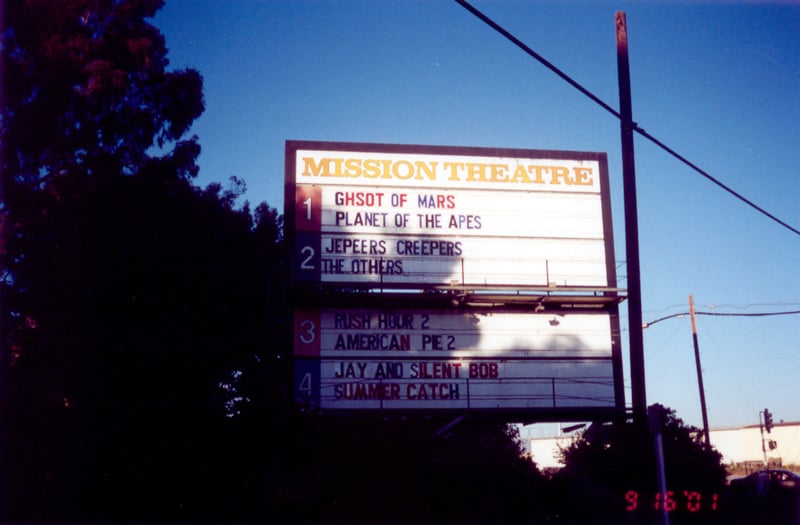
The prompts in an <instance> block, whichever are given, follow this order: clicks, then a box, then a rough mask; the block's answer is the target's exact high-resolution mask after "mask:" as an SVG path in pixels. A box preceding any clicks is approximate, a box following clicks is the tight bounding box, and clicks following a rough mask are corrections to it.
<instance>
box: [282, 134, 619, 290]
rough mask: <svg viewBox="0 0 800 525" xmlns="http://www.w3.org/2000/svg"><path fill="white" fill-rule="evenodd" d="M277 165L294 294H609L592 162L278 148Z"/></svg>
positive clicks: (602, 203)
mask: <svg viewBox="0 0 800 525" xmlns="http://www.w3.org/2000/svg"><path fill="white" fill-rule="evenodd" d="M286 166H287V168H286V178H287V184H286V187H287V196H286V218H287V225H288V226H289V227H290V228H291V231H292V232H293V233H294V235H295V237H294V239H293V240H294V254H293V255H294V262H293V277H294V282H295V284H296V285H300V286H302V285H316V284H320V283H322V284H326V283H330V284H349V285H356V286H399V287H425V286H426V285H448V284H453V283H458V284H462V285H482V286H497V285H500V286H505V285H527V286H547V285H552V284H555V285H559V286H569V287H576V286H577V287H607V286H613V285H612V284H610V278H609V277H610V275H609V269H610V268H611V269H612V270H613V261H610V260H609V254H610V253H611V252H610V245H609V241H610V237H611V236H610V221H609V218H610V213H609V212H608V207H609V203H608V195H607V187H608V183H607V178H608V176H607V170H606V159H605V155H603V154H588V153H569V154H567V153H564V152H538V151H534V150H485V149H477V148H470V149H467V148H432V147H431V148H425V147H415V146H406V147H399V146H381V145H369V144H368V145H364V144H353V145H346V144H331V143H303V142H288V143H287V158H286ZM609 265H611V267H610V266H609Z"/></svg>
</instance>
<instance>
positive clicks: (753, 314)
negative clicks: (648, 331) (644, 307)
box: [642, 310, 800, 328]
mask: <svg viewBox="0 0 800 525" xmlns="http://www.w3.org/2000/svg"><path fill="white" fill-rule="evenodd" d="M694 314H695V315H709V316H715V317H772V316H776V315H800V310H790V311H785V312H751V313H727V312H695V313H694ZM688 315H691V314H690V312H679V313H677V314H671V315H665V316H664V317H659V318H658V319H655V320H653V321H650V322H649V323H642V328H650V327H651V326H653V325H654V324H656V323H660V322H661V321H666V320H667V319H674V318H676V317H686V316H688Z"/></svg>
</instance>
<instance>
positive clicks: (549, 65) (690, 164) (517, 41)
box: [455, 0, 800, 235]
mask: <svg viewBox="0 0 800 525" xmlns="http://www.w3.org/2000/svg"><path fill="white" fill-rule="evenodd" d="M455 1H456V2H457V3H458V4H460V5H461V6H462V7H463V8H464V9H466V10H467V11H469V12H470V13H472V14H473V15H475V16H476V17H477V18H479V19H480V20H481V21H483V22H484V23H485V24H486V25H488V26H489V27H491V28H492V29H494V30H495V31H497V32H498V33H500V34H501V35H503V36H504V37H505V38H506V39H508V40H509V41H510V42H511V43H513V44H514V45H515V46H517V47H518V48H520V49H521V50H523V51H524V52H525V53H527V54H528V55H530V56H531V57H532V58H534V59H535V60H537V61H538V62H540V63H541V64H542V65H543V66H545V67H546V68H547V69H549V70H550V71H552V72H553V73H555V74H556V75H558V76H559V77H561V78H562V79H563V80H564V81H565V82H567V83H568V84H569V85H571V86H572V87H574V88H575V89H577V90H578V91H580V92H581V93H583V94H584V95H585V96H587V97H588V98H590V99H591V100H592V101H593V102H595V103H596V104H597V105H599V106H600V107H602V108H603V109H605V110H606V111H608V112H609V113H611V114H612V115H614V117H616V118H617V119H618V120H622V116H621V115H620V113H619V112H618V111H617V110H615V109H614V108H613V107H611V106H610V105H608V104H607V103H605V102H604V101H603V100H602V99H600V97H598V96H597V95H595V94H594V93H592V92H591V91H589V90H588V89H586V88H585V87H583V86H582V85H581V84H580V83H578V82H577V81H576V80H574V79H573V78H572V77H570V76H569V75H567V74H566V73H564V72H563V71H561V70H560V69H559V68H557V67H556V66H555V65H554V64H552V63H551V62H550V61H548V60H547V59H545V58H544V57H543V56H541V55H540V54H539V53H537V52H536V51H534V50H533V49H531V48H530V47H528V46H527V45H525V44H524V43H523V42H522V41H521V40H520V39H518V38H517V37H515V36H514V35H512V34H511V33H509V32H508V31H506V30H505V29H504V28H503V27H501V26H500V25H499V24H497V23H496V22H495V21H494V20H492V19H491V18H489V17H488V16H486V15H485V14H484V13H482V12H481V11H479V10H478V9H476V8H475V7H474V6H472V5H471V4H470V3H469V2H467V1H466V0H455ZM632 124H633V130H634V131H635V132H636V133H638V134H639V135H641V136H642V137H644V138H646V139H647V140H649V141H650V142H652V143H653V144H655V145H656V146H658V147H659V148H661V149H662V150H664V151H666V152H667V153H669V154H670V155H672V156H673V157H675V158H676V159H677V160H679V161H681V162H682V163H684V164H686V165H687V166H688V167H690V168H691V169H693V170H694V171H696V172H697V173H699V174H700V175H702V176H703V177H705V178H706V179H708V180H709V181H711V182H713V183H714V184H716V185H717V186H719V187H720V188H722V189H723V190H725V191H726V192H728V193H729V194H731V195H733V196H734V197H736V198H737V199H739V200H740V201H742V202H744V203H745V204H747V205H748V206H750V207H751V208H753V209H755V210H756V211H758V212H759V213H761V214H762V215H764V216H766V217H768V218H770V219H772V220H773V221H775V222H777V223H778V224H780V225H781V226H783V227H784V228H786V229H788V230H790V231H792V232H794V233H795V234H797V235H800V230H798V229H797V228H795V227H793V226H791V225H789V224H788V223H786V222H784V221H782V220H781V219H779V218H777V217H776V216H775V215H773V214H771V213H769V212H768V211H766V210H765V209H764V208H762V207H761V206H758V205H757V204H755V203H753V202H752V201H751V200H749V199H747V198H745V197H744V196H742V195H741V194H739V193H738V192H736V191H734V190H733V189H731V188H729V187H728V186H726V185H725V184H724V183H722V182H721V181H719V180H717V179H716V178H714V177H713V176H712V175H710V174H709V173H708V172H706V171H705V170H703V169H701V168H700V167H698V166H697V165H696V164H694V163H693V162H691V161H689V160H688V159H686V158H685V157H684V156H682V155H680V154H679V153H677V152H676V151H675V150H673V149H672V148H670V147H669V146H667V145H666V144H664V143H663V142H661V141H660V140H658V139H657V138H655V137H654V136H652V135H651V134H650V133H648V132H646V131H645V130H644V129H642V128H640V127H639V125H638V124H636V123H635V122H633V123H632Z"/></svg>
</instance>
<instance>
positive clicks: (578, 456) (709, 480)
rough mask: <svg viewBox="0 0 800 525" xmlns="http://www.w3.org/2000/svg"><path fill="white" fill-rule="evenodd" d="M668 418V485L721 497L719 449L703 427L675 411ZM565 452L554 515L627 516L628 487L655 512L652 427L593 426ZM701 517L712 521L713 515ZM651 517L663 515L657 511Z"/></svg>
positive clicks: (580, 518) (582, 519)
mask: <svg viewBox="0 0 800 525" xmlns="http://www.w3.org/2000/svg"><path fill="white" fill-rule="evenodd" d="M663 416H664V417H663V422H662V423H663V424H662V441H663V455H664V461H665V464H666V468H665V471H666V483H667V489H668V490H675V491H681V492H682V491H683V490H691V491H697V492H700V493H702V494H705V497H706V498H707V499H708V498H710V497H711V495H712V494H714V493H716V494H718V495H719V496H720V497H721V496H722V495H723V493H724V487H725V477H726V472H725V467H724V465H723V464H722V463H721V458H722V456H721V455H720V453H719V452H717V451H716V450H714V449H713V448H710V449H709V448H706V446H705V444H704V443H703V441H702V433H701V432H700V431H699V429H697V428H694V427H691V426H688V425H685V424H684V422H683V421H682V420H681V419H680V418H679V417H677V415H676V414H675V412H674V411H673V410H670V409H665V410H664V411H663ZM562 454H563V460H564V463H565V465H566V466H565V467H564V468H563V469H562V470H561V471H559V472H558V473H557V474H556V475H555V476H554V487H553V490H554V491H555V493H556V494H558V497H557V498H553V500H552V503H553V505H554V512H553V513H554V514H558V515H561V516H562V517H565V518H566V519H567V522H568V523H570V522H571V521H569V520H576V521H577V522H579V523H587V524H588V523H606V522H608V521H607V520H609V519H611V520H622V519H623V518H624V517H625V514H626V510H625V509H626V507H627V505H628V502H627V501H626V499H625V494H626V492H627V491H629V490H635V491H637V492H638V493H640V494H641V495H642V502H641V503H640V504H639V510H641V511H644V512H648V511H650V512H651V513H652V512H653V509H654V500H653V499H652V498H653V496H654V495H655V494H656V493H657V492H658V477H657V474H656V451H655V444H654V438H653V435H652V434H651V432H650V429H649V428H648V426H647V425H638V424H632V423H627V424H617V425H613V426H612V425H593V426H591V427H589V429H587V430H586V431H584V432H583V433H582V434H581V435H580V436H579V437H578V438H577V439H576V440H575V441H573V443H572V444H571V445H569V446H568V447H566V448H565V449H563V450H562ZM645 495H649V496H650V499H649V500H646V499H645ZM646 501H647V502H646ZM628 518H629V519H631V516H630V515H629V516H628ZM638 518H640V519H641V516H638ZM697 518H698V519H702V520H705V523H709V522H710V521H709V519H710V518H709V516H708V514H703V515H702V516H699V515H698V516H697ZM648 519H658V518H657V513H654V515H653V516H648ZM604 520H605V521H604ZM680 520H681V517H680V516H673V518H672V522H674V523H681V521H680ZM612 522H613V521H612Z"/></svg>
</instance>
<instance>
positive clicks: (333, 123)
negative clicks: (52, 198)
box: [155, 0, 800, 428]
mask: <svg viewBox="0 0 800 525" xmlns="http://www.w3.org/2000/svg"><path fill="white" fill-rule="evenodd" d="M473 5H475V6H476V7H477V8H478V9H480V10H482V11H483V12H484V13H485V14H486V15H488V16H489V17H491V18H492V19H493V20H495V21H496V22H497V23H499V24H500V25H502V26H503V27H504V28H506V29H507V30H508V31H510V32H511V33H512V34H514V35H515V36H516V37H517V38H519V39H520V40H522V41H523V42H525V43H526V44H527V45H528V46H529V47H531V48H532V49H534V50H535V51H536V52H538V53H539V54H541V55H542V56H544V57H545V58H546V59H547V60H549V61H550V62H552V63H553V64H555V65H556V66H557V67H559V68H560V69H562V70H563V71H564V72H566V73H567V74H568V75H570V76H572V77H573V78H574V79H575V80H576V81H578V82H580V83H581V84H582V85H583V86H585V87H586V88H587V89H589V90H590V91H592V92H593V93H595V94H596V95H597V96H598V97H600V98H601V99H602V100H604V101H605V102H606V103H607V104H609V105H610V106H612V107H614V108H618V106H619V103H618V91H617V67H616V44H615V28H614V13H615V12H616V11H625V13H626V15H627V24H628V37H629V46H630V68H631V84H632V97H633V112H634V120H635V121H636V122H637V123H638V124H639V126H641V127H642V128H644V129H645V130H647V131H648V132H649V133H650V134H652V135H654V136H655V137H657V138H658V139H659V140H661V141H662V142H664V143H666V144H667V145H669V146H670V147H671V148H673V149H675V150H676V151H678V152H679V153H680V154H681V155H683V156H685V157H687V158H688V159H690V160H691V161H692V162H694V163H695V164H697V165H699V166H700V167H702V168H703V169H704V170H706V171H707V172H709V173H710V174H711V175H713V176H714V177H716V178H717V179H719V180H720V181H722V182H723V183H724V184H726V185H728V186H730V187H732V188H733V189H734V190H736V191H737V192H739V193H741V194H742V195H744V196H745V197H747V198H748V199H750V200H752V201H754V202H755V203H757V204H758V205H759V206H761V207H763V208H765V209H766V210H768V211H769V212H770V213H772V214H774V215H776V216H777V217H779V218H780V219H781V220H783V221H785V222H787V223H789V224H790V225H792V226H793V227H794V228H798V229H800V206H798V205H797V204H796V199H797V197H798V196H800V162H798V153H800V148H799V147H798V144H800V96H798V93H800V4H798V3H790V2H783V3H779V2H775V3H769V2H757V1H752V2H749V3H735V2H726V1H715V2H707V3H697V2H689V1H676V2H649V1H646V2H642V1H638V2H613V3H612V2H605V1H602V0H598V1H585V2H579V1H565V2H538V1H521V0H520V1H497V2H490V1H485V0H475V1H474V4H473ZM155 24H156V25H157V26H158V27H159V29H160V30H161V31H162V32H163V34H164V36H165V37H166V41H167V46H168V48H169V50H170V53H169V58H170V62H171V67H172V68H175V69H178V68H184V67H192V68H195V69H197V70H199V71H200V73H201V74H202V75H203V77H204V79H205V99H206V111H205V113H204V115H203V116H202V117H201V118H200V119H199V120H198V121H197V123H196V124H195V126H194V128H193V133H196V134H197V135H198V136H199V138H200V143H201V145H202V147H203V153H202V155H201V157H200V166H201V172H200V176H199V178H198V181H197V182H198V184H201V185H205V184H207V183H209V182H213V181H219V182H223V183H224V182H225V181H227V179H228V177H230V176H236V177H239V178H241V179H243V180H244V181H245V182H246V183H247V187H248V191H247V194H246V198H247V199H248V200H249V201H250V202H251V203H253V204H257V203H259V202H261V201H266V202H267V203H268V204H269V205H271V206H273V207H275V208H278V210H280V211H282V210H283V202H282V201H283V180H284V179H283V167H284V159H283V155H284V142H285V141H286V140H288V139H302V140H330V141H342V142H381V143H406V144H428V145H455V146H483V147H509V148H532V149H554V150H575V151H600V152H606V153H607V154H608V160H609V171H610V178H611V193H612V208H613V210H612V213H613V219H614V234H615V241H616V259H617V261H618V274H619V277H620V281H621V285H623V286H624V285H625V280H624V279H625V275H626V266H625V249H624V236H625V231H624V222H623V218H624V217H623V213H624V208H623V201H622V174H621V161H620V157H621V155H620V139H619V123H618V121H617V120H616V119H615V118H614V117H613V116H612V115H611V114H609V113H608V112H606V111H605V110H603V109H602V108H600V107H599V106H597V105H596V104H595V103H594V102H592V101H590V100H589V99H587V98H586V97H585V96H583V95H582V94H580V93H579V92H577V91H576V90H574V89H573V88H572V87H570V86H569V85H568V84H567V83H565V82H564V81H563V80H562V79H560V78H558V77H557V76H555V75H554V74H553V73H552V72H550V71H549V70H547V69H546V68H544V67H543V66H542V65H540V64H539V63H538V62H536V61H534V60H533V59H531V58H530V57H529V56H527V55H526V54H524V53H523V52H522V51H520V50H519V49H518V48H516V47H515V46H513V45H512V44H511V43H510V42H508V41H507V40H505V39H504V38H502V37H501V36H500V35H498V34H497V33H496V32H494V31H493V30H492V29H490V28H489V27H487V26H486V25H485V24H483V23H482V22H481V21H479V20H478V19H477V18H475V17H474V16H473V15H472V14H470V13H469V12H467V11H466V10H465V9H464V8H463V7H461V6H459V5H458V4H457V3H455V2H451V1H445V0H441V1H425V2H423V1H381V0H368V1H367V0H364V1H338V2H326V1H313V2H311V1H293V2H267V1H255V0H252V1H245V0H236V1H224V2H223V1H221V0H219V1H206V0H203V1H200V0H168V1H167V5H166V6H165V7H164V9H162V11H161V12H160V13H159V14H158V15H157V16H156V18H155ZM635 148H636V171H637V185H638V201H639V210H638V211H639V233H640V243H641V273H642V302H643V318H644V320H645V321H652V320H655V319H658V318H661V317H664V316H667V315H671V314H675V313H679V312H685V311H688V295H689V294H693V296H694V299H695V303H696V309H697V310H698V311H706V312H723V313H761V312H777V311H788V310H800V273H798V267H799V266H800V235H797V234H796V233H793V232H791V231H789V230H788V229H786V228H783V227H782V226H780V225H778V224H777V223H775V222H773V221H771V220H770V219H768V218H766V217H764V216H763V215H761V214H759V213H758V212H756V211H754V210H753V209H751V208H750V207H748V206H747V205H745V204H743V203H742V202H740V201H738V200H736V199H735V198H733V197H731V196H730V195H729V194H727V193H725V192H724V191H722V190H721V189H719V188H718V187H716V186H714V185H713V184H711V183H710V182H708V181H707V180H705V179H704V178H702V177H701V176H700V175H697V174H696V173H694V172H693V171H691V170H690V169H689V168H687V167H686V166H684V165H683V164H681V163H680V162H678V161H677V160H675V159H673V158H672V157H670V156H669V155H668V154H667V153H665V152H663V151H662V150H660V149H659V148H657V147H656V146H654V145H653V144H651V143H650V142H648V141H647V140H646V139H643V138H641V137H638V136H637V138H636V143H635ZM621 312H622V314H623V315H622V323H623V329H624V332H623V341H624V345H625V354H626V355H627V337H628V331H627V311H626V308H625V305H624V304H623V307H622V310H621ZM697 324H698V338H699V343H700V351H701V359H702V363H703V371H704V372H703V373H704V381H705V386H706V401H707V406H708V415H709V422H710V425H711V426H712V427H715V428H716V427H724V426H732V425H745V424H756V423H757V422H758V412H759V411H761V410H763V409H764V408H769V409H770V411H771V412H772V413H773V414H774V415H775V420H776V421H780V420H785V421H800V402H799V401H800V394H798V392H799V391H800V390H799V389H798V384H799V383H800V342H799V341H800V339H798V331H799V330H798V328H800V316H798V315H789V316H774V317H710V316H699V317H698V320H697ZM644 343H645V365H646V378H647V389H648V390H647V401H648V403H649V404H650V403H656V402H658V403H662V404H664V405H666V406H669V407H671V408H674V409H676V410H677V413H678V416H679V417H681V418H683V419H684V420H685V421H686V422H688V423H690V424H694V425H698V426H699V425H700V424H701V421H702V420H701V415H700V407H699V394H698V388H697V382H696V374H695V365H694V354H693V347H692V333H691V324H690V321H689V318H688V317H683V318H674V319H670V320H666V321H663V322H660V323H657V324H656V325H654V326H652V327H650V328H648V329H647V330H645V332H644ZM625 372H626V374H625V375H626V381H625V382H626V397H627V400H628V403H630V389H629V387H630V380H629V377H628V372H629V371H628V364H627V358H626V360H625Z"/></svg>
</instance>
